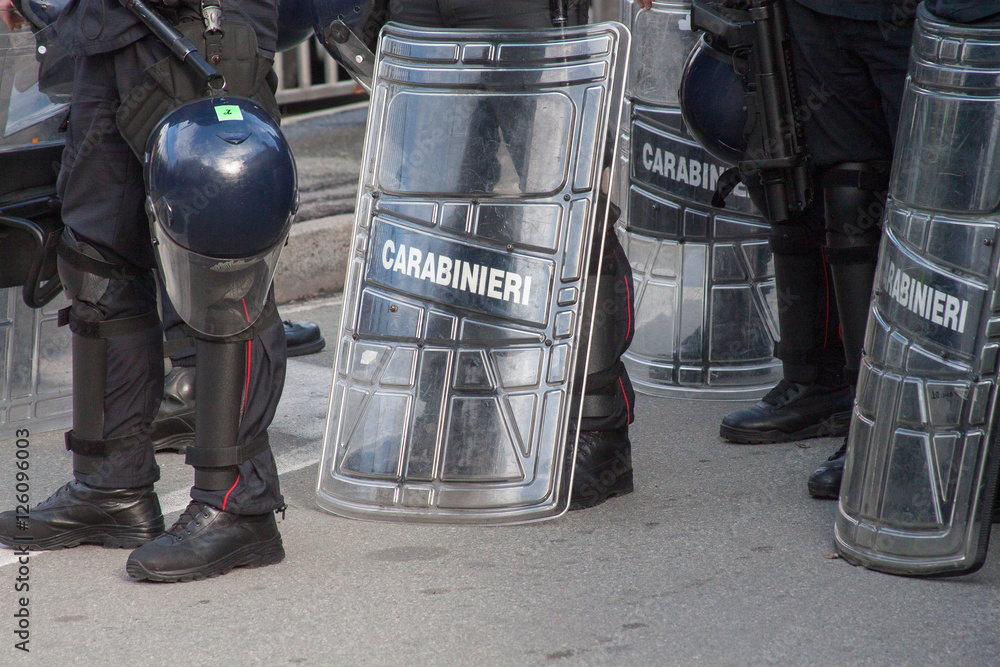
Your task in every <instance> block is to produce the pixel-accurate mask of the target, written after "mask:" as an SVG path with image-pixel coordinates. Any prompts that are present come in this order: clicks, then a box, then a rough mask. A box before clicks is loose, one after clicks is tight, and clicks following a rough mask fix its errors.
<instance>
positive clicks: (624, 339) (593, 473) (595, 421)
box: [570, 221, 635, 509]
mask: <svg viewBox="0 0 1000 667" xmlns="http://www.w3.org/2000/svg"><path fill="white" fill-rule="evenodd" d="M609 224H613V221H611V222H610V223H609ZM596 260H597V258H596V257H594V258H592V259H591V261H592V262H596ZM592 279H596V280H597V281H598V284H597V308H596V311H595V313H594V325H593V332H592V334H591V339H590V350H589V364H588V369H587V377H586V385H585V392H586V393H585V395H584V397H583V406H582V409H581V421H580V440H579V443H578V445H577V453H576V466H575V471H574V473H573V490H572V494H571V496H570V503H571V504H570V509H583V508H586V507H593V506H594V505H599V504H600V503H602V502H604V501H605V500H607V499H608V498H612V497H614V496H620V495H624V494H627V493H630V492H631V491H632V489H633V482H632V444H631V441H630V440H629V437H628V427H629V424H631V423H632V422H633V421H634V420H635V413H634V408H635V392H633V390H632V383H631V382H630V381H629V377H628V372H627V371H626V370H625V365H624V364H623V363H622V360H621V357H622V354H624V353H625V351H626V350H627V349H628V346H629V345H630V344H631V343H632V335H633V334H634V333H635V328H634V320H635V310H634V307H633V295H634V294H635V285H634V283H633V281H632V267H631V265H630V264H629V262H628V258H627V257H626V256H625V250H624V249H623V248H622V246H621V243H619V241H618V237H617V236H616V235H615V234H614V232H611V233H609V234H607V235H606V236H605V241H604V261H603V262H602V267H601V275H600V276H594V277H592Z"/></svg>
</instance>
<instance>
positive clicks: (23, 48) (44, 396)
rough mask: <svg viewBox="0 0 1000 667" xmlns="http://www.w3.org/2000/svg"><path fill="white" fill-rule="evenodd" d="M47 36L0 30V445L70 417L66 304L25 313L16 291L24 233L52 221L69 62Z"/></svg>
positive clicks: (25, 259)
mask: <svg viewBox="0 0 1000 667" xmlns="http://www.w3.org/2000/svg"><path fill="white" fill-rule="evenodd" d="M53 37H54V36H53V35H52V31H51V29H49V30H44V31H41V32H39V33H32V32H31V31H30V30H27V29H25V30H19V31H14V32H10V31H7V29H6V28H5V27H3V25H2V24H0V287H2V288H3V289H0V439H3V438H8V437H13V436H14V434H15V432H16V431H17V430H19V429H28V430H30V431H39V430H47V429H55V428H64V427H66V426H69V424H70V421H71V417H72V397H71V392H72V377H71V368H72V365H71V360H70V340H69V338H70V336H69V331H67V330H66V329H59V328H57V326H56V319H57V318H56V312H57V311H58V309H59V308H61V307H62V306H64V305H66V302H65V299H64V298H63V297H62V296H59V297H57V298H56V300H55V301H53V302H52V303H51V304H49V305H48V306H46V307H45V308H44V309H41V310H33V309H31V308H29V307H28V306H27V305H25V303H24V301H23V299H22V294H21V293H22V287H21V282H22V280H23V276H24V274H25V273H26V272H27V269H28V266H29V265H30V264H31V257H32V255H33V253H34V250H35V249H36V246H37V244H36V243H35V242H33V241H32V240H31V239H30V238H29V235H27V234H26V233H25V232H24V231H23V229H22V228H23V227H24V226H25V225H32V224H33V225H36V226H35V227H32V229H38V230H39V235H41V234H42V233H44V232H46V231H50V230H51V227H52V225H56V224H58V202H56V200H55V179H56V173H57V169H58V164H59V159H60V155H61V153H62V146H63V138H62V135H61V133H60V132H59V129H60V126H62V124H63V122H64V121H65V119H66V114H67V104H66V103H67V102H68V94H69V91H70V89H71V86H72V83H71V82H72V79H71V76H72V61H71V60H69V59H68V58H64V57H63V56H64V54H62V53H60V50H59V48H58V44H57V43H56V42H55V40H54V38H53ZM11 218H13V219H14V220H13V222H12V223H11V224H5V223H4V220H7V221H8V222H10V220H11Z"/></svg>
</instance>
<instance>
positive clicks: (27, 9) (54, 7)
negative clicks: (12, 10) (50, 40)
mask: <svg viewBox="0 0 1000 667" xmlns="http://www.w3.org/2000/svg"><path fill="white" fill-rule="evenodd" d="M14 4H15V5H16V6H17V10H18V11H19V12H20V13H21V15H22V16H23V17H24V18H26V19H28V21H29V22H31V24H32V25H33V26H35V27H36V28H39V29H41V28H47V27H48V26H50V25H52V24H53V23H55V22H56V19H57V18H59V13H60V12H61V11H62V10H63V9H64V8H65V7H66V5H68V4H69V0H15V2H14Z"/></svg>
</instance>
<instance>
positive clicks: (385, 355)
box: [317, 23, 629, 523]
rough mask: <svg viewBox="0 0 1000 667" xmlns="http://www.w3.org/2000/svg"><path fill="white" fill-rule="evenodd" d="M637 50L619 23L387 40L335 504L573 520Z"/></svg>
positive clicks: (343, 351) (342, 398)
mask: <svg viewBox="0 0 1000 667" xmlns="http://www.w3.org/2000/svg"><path fill="white" fill-rule="evenodd" d="M628 42H629V36H628V31H627V30H626V29H625V28H624V26H621V25H620V24H617V23H607V24H598V25H592V26H581V27H576V28H569V29H565V30H546V31H511V32H487V31H466V30H429V29H421V30H418V29H409V28H405V27H402V26H399V25H396V24H389V25H387V26H386V27H385V28H384V29H383V32H382V36H381V40H380V42H379V53H378V54H377V62H376V66H375V81H374V85H373V91H372V102H371V106H370V110H369V117H368V130H367V132H368V134H367V138H366V142H365V153H364V158H363V166H362V174H361V182H360V187H359V196H358V205H357V219H356V224H355V230H354V238H353V246H352V253H353V255H352V257H351V260H350V264H349V269H348V278H347V284H346V287H345V290H344V291H345V304H344V317H343V320H342V326H341V330H340V336H339V345H338V350H337V361H336V366H335V368H334V373H333V389H332V393H331V400H330V417H329V421H328V426H327V433H326V438H325V441H324V445H323V457H322V462H321V465H320V474H319V481H318V494H317V495H318V499H319V504H320V505H321V506H322V507H324V508H325V509H328V510H330V511H333V512H336V513H338V514H342V515H347V516H353V517H361V518H391V519H403V520H415V521H441V522H474V523H490V522H493V523H501V522H516V521H527V520H533V519H542V518H547V517H551V516H554V515H558V514H560V513H562V512H563V511H565V509H566V508H567V507H568V503H569V493H568V489H569V488H570V484H571V475H572V461H573V458H574V455H575V443H576V437H577V434H578V433H577V431H578V416H579V412H580V404H581V401H580V397H581V390H582V387H581V382H580V381H578V380H579V379H580V378H583V377H584V376H585V374H586V358H587V350H588V345H587V341H588V337H589V334H590V330H591V325H592V321H593V313H594V312H595V311H594V308H593V306H592V301H593V299H594V297H595V294H594V289H593V286H594V285H595V284H596V281H594V280H591V279H590V277H593V276H596V275H597V274H598V272H599V266H597V264H598V263H599V257H600V254H599V253H598V252H593V251H594V250H599V249H600V247H601V246H602V244H603V240H604V238H605V233H604V232H605V224H606V217H607V210H606V209H607V197H606V196H600V197H599V196H598V194H599V191H600V188H601V187H602V183H603V184H605V187H606V186H607V184H608V183H610V179H611V176H612V171H613V168H614V164H615V159H614V156H615V139H616V135H617V129H618V121H619V118H618V113H619V110H620V108H621V100H622V94H623V90H622V84H623V82H624V78H625V77H624V68H625V67H626V65H627V60H628ZM588 304H589V305H588ZM585 313H587V315H585Z"/></svg>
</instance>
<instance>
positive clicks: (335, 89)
mask: <svg viewBox="0 0 1000 667" xmlns="http://www.w3.org/2000/svg"><path fill="white" fill-rule="evenodd" d="M274 71H275V72H276V73H277V74H278V92H277V93H276V94H275V97H276V98H277V100H278V104H291V103H295V102H312V101H315V100H323V99H333V98H337V97H350V96H352V95H357V94H359V93H361V92H363V91H362V90H361V87H360V86H358V84H356V83H355V82H354V80H353V79H351V77H349V76H348V75H347V73H346V72H344V71H343V70H341V69H340V68H339V67H338V66H337V63H336V62H334V60H333V58H331V57H330V56H329V55H327V53H326V51H325V50H324V49H323V47H322V46H320V45H319V41H318V40H317V39H316V38H315V37H313V38H312V39H308V40H306V41H305V42H303V43H302V44H299V45H298V46H297V47H295V48H294V49H290V50H288V51H285V52H284V53H279V54H277V55H276V56H275V59H274Z"/></svg>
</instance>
